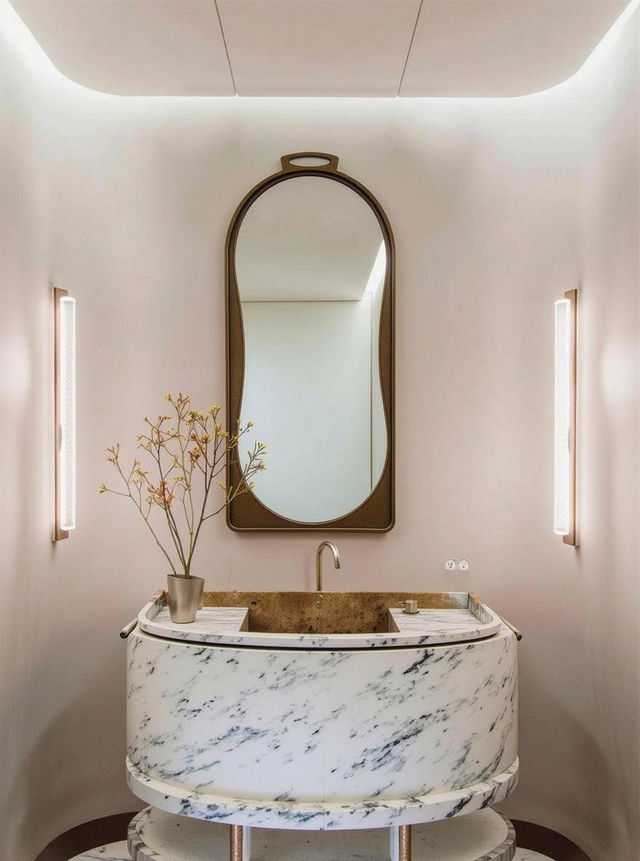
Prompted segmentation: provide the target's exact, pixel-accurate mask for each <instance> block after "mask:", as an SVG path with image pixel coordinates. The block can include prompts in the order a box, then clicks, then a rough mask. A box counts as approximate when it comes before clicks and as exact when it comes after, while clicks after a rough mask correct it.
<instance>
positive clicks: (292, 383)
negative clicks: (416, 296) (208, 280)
mask: <svg viewBox="0 0 640 861" xmlns="http://www.w3.org/2000/svg"><path fill="white" fill-rule="evenodd" d="M235 262H236V273H237V283H238V291H239V296H240V302H241V309H242V321H243V329H244V380H243V393H242V405H241V415H242V417H243V419H245V420H246V419H251V420H252V421H253V422H254V424H255V432H256V435H257V438H259V439H260V440H262V441H265V442H267V444H268V450H269V462H268V469H267V471H266V472H264V473H262V474H261V476H260V482H259V483H258V485H257V487H256V489H255V491H254V493H255V494H256V496H257V498H258V499H259V500H260V501H261V502H262V504H263V505H264V506H266V507H267V508H269V509H271V510H272V511H273V512H275V513H276V514H279V515H280V516H281V517H285V518H288V519H290V520H293V521H299V522H304V523H318V522H323V521H328V520H334V519H336V518H338V517H341V516H344V515H345V514H348V513H349V512H350V511H352V510H354V509H355V508H357V507H358V506H359V505H361V504H362V502H364V500H365V499H367V497H368V496H369V495H370V494H371V492H372V490H373V489H374V488H375V486H376V484H377V483H378V481H379V479H380V476H381V474H382V471H383V468H384V465H385V460H386V457H387V428H386V421H385V414H384V408H383V401H382V392H381V387H380V373H379V359H378V342H379V326H380V309H381V301H382V294H383V287H384V281H385V274H386V255H385V246H384V238H383V235H382V231H381V229H380V225H379V223H378V219H377V217H376V215H375V213H374V212H373V210H372V209H371V207H370V206H369V205H368V203H367V202H366V201H365V200H364V199H363V198H361V197H360V195H358V194H357V193H356V192H355V191H353V190H352V189H351V188H349V187H348V186H346V185H344V184H342V183H340V182H338V181H336V180H333V179H331V178H330V176H300V177H290V178H289V179H288V180H287V181H284V182H280V183H279V184H277V185H275V186H273V187H271V188H269V189H268V190H267V191H265V192H264V193H263V194H261V195H260V197H258V198H257V199H256V200H255V201H254V202H253V204H252V205H251V206H250V208H249V209H248V211H247V213H246V215H245V217H244V220H243V222H242V224H241V226H240V230H239V233H238V239H237V245H236V259H235ZM250 442H251V441H250ZM247 447H248V446H247Z"/></svg>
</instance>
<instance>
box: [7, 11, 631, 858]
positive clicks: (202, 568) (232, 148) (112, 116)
mask: <svg viewBox="0 0 640 861" xmlns="http://www.w3.org/2000/svg"><path fill="white" fill-rule="evenodd" d="M0 25H2V30H0V32H5V33H6V37H7V39H8V40H9V41H10V39H11V36H12V33H13V32H14V31H15V28H17V27H19V24H17V23H16V22H15V21H14V20H13V18H12V17H11V15H9V13H6V12H5V10H4V7H2V17H0ZM637 39H638V28H637V16H636V20H634V21H633V22H632V23H631V24H629V25H628V26H627V28H626V30H625V32H624V34H623V35H622V37H621V38H620V39H619V40H617V41H614V42H613V44H612V45H611V46H610V48H609V49H608V50H606V51H604V52H601V53H600V55H599V56H597V57H594V58H593V59H592V60H591V61H590V62H589V64H588V66H587V67H586V69H585V70H583V71H582V72H581V73H579V74H578V76H576V77H575V78H574V79H572V80H571V81H569V82H567V83H566V84H564V85H561V86H560V87H557V88H555V89H553V90H550V91H548V92H546V93H542V94H538V95H534V96H529V97H525V98H521V99H504V100H428V99H426V100H404V101H399V100H390V101H385V100H374V99H370V100H314V101H310V100H288V99H273V100H271V99H263V100H260V99H255V100H254V99H244V100H241V99H230V100H217V99H205V98H203V99H184V100H180V99H122V98H116V97H110V96H104V95H100V94H97V93H93V92H90V91H86V90H83V89H82V88H80V87H77V86H75V85H72V84H70V83H68V82H66V81H64V80H63V79H61V78H59V77H58V76H57V75H56V74H55V73H53V72H52V71H51V70H49V69H48V68H46V64H44V63H42V62H39V61H37V58H34V57H32V56H31V54H30V53H29V52H26V49H25V52H24V54H23V55H21V56H20V57H17V58H16V57H13V56H12V54H11V52H10V51H9V52H8V53H7V51H8V49H7V46H6V45H5V44H4V43H0V51H2V52H3V53H2V55H3V60H2V63H3V66H4V65H5V64H8V65H9V66H10V67H11V68H12V69H15V70H16V71H15V76H16V79H20V80H22V79H23V78H24V79H25V80H28V78H29V76H32V77H33V78H34V79H35V82H36V83H34V84H27V83H25V84H24V85H22V84H21V85H20V86H17V85H16V87H14V88H11V91H12V94H13V96H12V97H13V99H14V113H17V115H18V116H21V115H22V114H23V113H24V111H25V108H26V106H27V105H28V106H29V112H30V115H31V116H32V119H31V126H30V129H31V131H29V132H28V133H29V134H30V135H33V134H36V131H37V137H36V140H37V141H38V142H39V144H40V146H41V148H42V149H43V151H42V153H41V154H40V155H39V156H38V159H37V165H39V167H37V165H34V164H32V162H31V161H30V158H29V152H28V147H27V148H25V147H24V146H18V145H16V144H15V143H14V144H13V150H12V155H13V164H14V165H17V166H16V167H15V169H14V171H13V173H12V174H9V178H8V181H12V182H17V178H16V177H18V176H24V182H25V183H27V185H29V184H33V183H34V179H33V176H34V175H37V171H38V170H39V171H40V172H41V173H42V174H44V175H43V186H42V188H43V192H42V193H39V195H38V196H37V198H36V202H37V206H35V204H34V205H33V206H30V207H29V208H28V210H27V213H26V214H25V208H24V205H23V197H22V195H17V194H14V193H13V192H11V191H10V192H5V191H4V188H5V186H4V185H3V186H2V189H3V191H2V202H3V204H7V205H8V207H9V215H10V217H12V218H14V219H15V218H20V219H23V220H24V221H25V224H24V226H23V227H22V228H21V232H20V236H19V238H18V241H17V242H12V243H10V247H9V249H8V252H9V254H10V257H11V260H12V267H13V270H12V271H14V272H15V277H14V279H13V280H12V281H11V282H10V284H9V296H10V298H9V302H10V309H11V310H10V313H9V314H8V315H4V317H3V326H6V328H7V336H8V339H7V341H6V343H7V344H9V345H10V347H9V351H10V361H11V362H12V363H13V362H14V359H13V357H14V356H18V357H22V359H20V360H16V366H17V367H20V361H23V363H26V364H27V365H28V367H29V369H30V370H29V371H28V373H27V375H26V377H25V378H24V379H23V380H22V382H21V383H20V388H19V389H18V391H17V392H13V391H12V390H10V391H9V392H8V393H7V397H6V398H5V399H3V401H2V403H3V410H4V408H5V404H6V409H7V416H8V418H9V424H10V427H11V428H12V431H11V433H12V434H14V436H13V437H12V440H13V447H12V455H9V456H8V457H7V464H6V465H5V469H4V475H5V477H6V476H9V479H8V481H7V482H6V487H5V496H6V510H7V512H8V514H7V517H8V521H7V522H8V523H10V524H11V529H9V530H6V532H5V534H4V535H3V538H2V539H0V540H2V542H3V545H2V557H1V558H2V560H3V565H2V578H3V587H4V594H5V596H6V595H7V594H9V595H10V596H11V598H10V600H6V599H5V601H4V602H3V605H2V611H3V612H4V614H5V616H6V619H5V621H4V624H3V627H2V637H3V645H4V649H3V651H2V655H0V661H1V662H2V663H1V665H0V667H1V670H2V673H3V674H2V677H1V678H2V685H3V690H2V703H3V710H5V711H6V713H5V714H3V718H4V720H6V721H7V725H8V726H11V727H12V728H13V729H12V733H14V734H15V737H14V736H12V739H11V741H10V744H9V745H8V751H9V752H8V756H9V757H10V763H11V766H12V767H11V768H10V769H9V772H8V777H6V778H3V787H2V789H3V790H4V792H5V793H6V810H7V812H8V817H9V821H8V824H7V825H6V830H5V831H4V833H5V834H8V835H9V837H8V838H7V839H8V842H7V847H6V848H5V851H7V852H8V853H9V854H7V856H6V858H7V861H9V859H11V861H31V859H32V858H33V856H34V855H35V854H36V851H37V850H38V849H39V848H41V846H42V845H44V843H46V842H47V841H48V840H49V839H51V838H52V837H53V836H54V835H55V834H57V833H60V832H61V831H63V830H64V829H66V828H68V827H71V826H72V825H74V824H77V823H79V822H81V821H85V820H87V819H90V818H93V817H97V816H101V815H107V814H109V813H113V812H117V811H120V810H126V809H131V808H132V807H133V804H134V801H133V800H132V798H131V797H130V796H129V795H128V793H127V791H126V789H125V786H124V768H123V757H124V690H125V689H124V647H123V645H122V644H121V643H120V642H119V641H118V639H117V631H118V629H119V628H120V627H121V626H122V624H124V623H125V622H126V621H128V620H129V619H130V618H131V617H132V616H133V615H134V614H135V612H136V610H137V608H138V607H139V606H140V604H141V603H142V602H143V601H144V600H145V599H146V598H147V597H148V595H149V594H150V593H151V592H153V591H154V590H155V589H156V588H157V587H158V586H159V585H162V580H163V574H164V568H163V564H162V559H161V558H160V556H159V555H158V554H157V552H156V551H155V549H154V548H153V547H152V545H151V544H150V543H149V542H148V541H147V539H146V537H145V535H144V534H143V531H142V527H141V526H140V524H138V523H137V522H136V521H135V519H134V518H133V514H132V512H130V511H128V510H127V509H126V506H125V505H119V504H118V503H119V502H120V500H117V499H114V498H105V497H99V496H98V495H97V494H96V492H95V489H96V487H97V484H98V482H100V481H102V480H104V479H105V478H107V477H108V476H109V473H108V471H107V467H106V465H105V464H104V463H103V454H102V452H103V449H104V448H105V446H106V445H108V444H110V443H112V442H113V441H116V440H119V441H121V442H122V443H126V442H129V441H130V440H132V438H133V436H134V434H135V433H137V428H138V420H139V419H140V418H141V416H142V415H144V414H145V413H147V412H153V411H154V410H155V409H158V408H160V405H161V400H160V399H161V395H162V393H163V392H165V391H169V390H177V389H179V388H182V389H184V390H188V391H190V392H191V393H192V394H193V395H194V397H195V398H196V399H197V400H199V401H201V402H202V403H209V402H211V401H212V400H216V399H217V400H220V399H222V398H223V394H224V335H223V323H224V284H223V256H222V255H223V242H224V235H225V230H226V226H227V223H228V221H229V218H230V216H231V214H232V212H233V210H234V208H235V206H236V204H237V203H238V201H239V200H240V198H241V197H242V196H243V194H244V193H245V192H246V191H247V189H249V188H250V187H251V186H253V185H254V184H255V183H256V182H257V181H258V180H260V179H262V178H263V177H264V176H266V175H267V174H268V173H270V172H272V171H273V170H275V169H277V166H278V158H279V156H280V155H281V154H282V153H284V152H291V151H295V150H303V149H306V148H309V149H320V150H326V151H331V152H336V153H338V154H339V155H340V158H341V166H342V168H343V169H344V170H345V171H346V172H348V173H351V174H352V175H353V176H355V177H356V178H357V179H359V180H360V181H362V182H364V183H365V184H366V185H368V186H369V187H370V188H371V190H372V191H373V192H374V194H376V196H377V197H378V198H379V200H380V201H381V203H382V205H383V206H384V207H385V209H386V211H387V214H388V215H389V218H390V220H391V223H392V225H393V228H394V231H395V236H396V241H397V246H398V308H397V311H398V320H397V367H398V377H397V415H398V450H397V453H398V467H397V468H398V473H397V478H398V506H397V508H398V512H397V513H398V521H397V522H398V525H397V527H396V529H395V530H394V531H393V532H392V533H390V534H388V535H385V536H375V537H368V536H358V535H353V536H346V537H339V539H338V544H339V546H340V549H341V553H342V557H343V567H342V570H341V571H340V572H339V573H336V574H335V575H334V574H333V572H328V573H327V578H328V579H327V585H328V587H329V588H332V587H335V588H336V589H351V588H360V589H362V588H364V589H368V588H371V589H375V588H379V587H385V588H390V587H393V586H397V587H399V588H416V589H423V588H424V589H451V590H462V589H467V588H468V589H470V590H473V591H476V592H478V593H480V594H481V595H483V596H484V597H485V599H486V600H487V601H488V602H489V603H491V604H492V605H493V606H494V607H495V608H496V609H497V610H498V611H499V612H502V613H504V615H505V616H506V617H507V618H509V619H510V620H512V621H513V622H514V623H515V624H517V625H518V626H519V627H521V628H522V629H523V630H524V632H525V635H526V638H525V640H524V641H523V643H522V649H521V706H522V720H521V750H522V780H521V786H520V788H519V790H518V792H517V794H516V795H515V796H514V797H513V799H512V800H511V801H510V802H509V804H508V810H509V812H510V813H511V814H513V815H514V816H517V817H520V818H525V819H531V820H536V821H539V822H541V823H543V824H545V825H547V826H550V827H556V828H558V829H559V830H561V831H563V832H565V833H566V834H567V835H568V836H570V837H572V838H573V839H574V840H576V841H577V842H578V843H581V844H582V845H583V846H584V847H585V849H586V850H587V851H589V852H590V853H591V854H592V855H593V858H594V861H610V859H611V858H614V857H615V858H616V859H620V861H626V859H629V861H631V858H632V857H634V852H635V847H636V845H637V844H638V840H639V839H640V838H639V835H638V834H637V830H636V829H637V827H638V826H637V822H638V815H637V811H636V810H635V808H634V805H635V804H636V803H637V798H638V786H637V774H638V750H637V726H638V699H639V698H638V693H639V685H638V678H639V676H638V645H639V643H638V625H637V622H638V610H637V608H638V567H639V566H638V538H637V532H636V528H635V525H636V524H637V522H638V482H637V478H638V460H637V441H638V430H639V428H638V408H637V383H638V373H637V371H638V368H637V358H638V356H637V340H638V333H639V323H638V292H637V286H638V259H637V234H638V224H639V221H638V194H637V176H638V164H637V153H638V104H637V87H638V68H637V62H638V61H637V53H638V52H637ZM29 86H31V87H35V88H36V91H37V96H38V98H37V101H36V102H35V103H34V101H33V93H32V92H31V91H30V90H29ZM43 106H44V107H43ZM0 109H2V110H4V109H6V106H3V108H0ZM21 122H22V121H21ZM36 122H37V123H38V128H37V129H36V128H35V124H36ZM34 158H35V157H34ZM5 167H6V164H3V165H2V168H3V169H4V168H5ZM34 171H35V174H34ZM3 182H4V179H3ZM12 213H13V215H12ZM43 219H44V223H43ZM47 230H48V232H49V237H48V240H47V242H45V241H44V240H43V239H41V238H40V237H41V236H44V235H45V232H46V231H47ZM40 246H42V248H41V250H39V249H40ZM34 249H36V251H37V252H38V254H37V255H36V254H35V252H34ZM49 281H51V282H55V283H56V284H58V285H60V286H64V287H67V288H68V289H70V290H71V291H72V292H73V293H74V294H75V295H76V297H77V299H78V326H79V337H80V341H79V386H80V394H79V409H80V427H79V438H80V472H79V477H80V478H79V480H80V486H79V525H78V530H77V532H76V534H74V535H73V537H72V538H71V540H69V541H67V542H63V543H62V544H60V545H59V546H57V547H55V548H54V549H53V550H52V548H51V545H50V543H49V536H50V532H49V523H48V517H47V515H48V511H49V500H50V481H49V478H50V464H49V460H48V452H49V451H50V445H49V442H50V441H49V440H48V439H47V435H46V432H45V430H41V431H37V432H35V431H32V430H30V429H29V428H30V427H31V425H30V422H31V420H30V419H29V418H28V416H27V413H26V411H27V409H29V410H33V411H35V413H36V415H37V416H38V417H39V418H40V419H41V420H42V421H45V420H46V419H47V417H48V411H49V408H50V397H49V391H48V380H49V372H50V368H48V367H47V361H46V350H45V349H44V345H46V346H47V347H48V343H47V339H48V337H49V320H48V317H47V306H46V299H47V287H48V282H49ZM575 286H580V287H582V289H583V313H582V329H581V344H580V350H581V360H582V365H581V367H582V376H581V425H580V434H581V435H580V440H581V455H580V458H581V487H580V504H581V512H582V524H581V525H582V530H581V531H582V547H581V548H580V550H579V551H577V552H576V551H574V550H572V549H570V548H568V547H566V546H564V545H563V544H562V542H561V541H560V540H559V539H557V538H556V537H555V536H554V535H553V532H552V390H551V382H552V342H553V331H552V329H553V301H554V299H555V298H557V297H558V296H560V295H561V294H562V292H563V291H564V290H566V289H569V288H571V287H575ZM20 379H22V378H20ZM5 385H7V384H6V383H5ZM11 385H14V386H16V385H17V384H16V383H15V382H13V383H11ZM5 543H6V544H7V547H6V549H5V547H4V544H5ZM315 544H316V541H315V540H314V538H313V537H312V536H311V537H305V536H292V537H286V536H285V537H282V536H246V535H236V534H234V533H232V532H230V531H228V530H227V529H226V527H225V525H224V523H223V521H222V520H220V521H219V522H216V523H214V524H213V526H212V528H211V529H210V531H209V534H208V535H207V537H206V541H205V544H204V546H203V548H202V551H201V555H200V565H199V573H200V574H202V575H204V576H205V577H206V578H207V585H208V587H209V588H226V587H229V586H232V587H237V588H242V587H251V588H265V589H272V588H311V587H312V568H313V560H314V550H315ZM449 557H453V558H462V557H466V558H468V559H470V560H471V564H472V573H471V574H470V575H462V574H454V575H447V574H445V573H444V571H443V563H444V561H445V560H446V559H447V558H449ZM45 595H51V596H53V600H54V601H55V605H56V613H55V618H52V617H51V615H50V614H48V613H47V611H46V604H45V599H44V596H45ZM20 606H25V607H26V608H27V609H26V618H23V617H22V616H21V615H20V612H21V611H20ZM33 626H35V629H34V628H33ZM34 630H35V632H34ZM5 686H6V693H5ZM3 725H4V723H3ZM52 796H53V799H54V802H53V803H52V802H51V798H52ZM45 806H46V809H47V815H46V817H43V815H42V809H43V807H45ZM3 861H4V859H3Z"/></svg>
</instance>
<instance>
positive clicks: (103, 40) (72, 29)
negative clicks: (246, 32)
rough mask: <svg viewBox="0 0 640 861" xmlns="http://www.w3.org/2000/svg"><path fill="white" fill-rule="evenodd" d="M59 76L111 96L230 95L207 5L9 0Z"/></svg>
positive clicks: (215, 23) (207, 0)
mask: <svg viewBox="0 0 640 861" xmlns="http://www.w3.org/2000/svg"><path fill="white" fill-rule="evenodd" d="M12 2H13V5H14V6H15V8H16V9H17V11H18V12H19V14H20V16H21V17H22V19H23V21H24V22H25V24H26V25H27V26H28V27H29V29H30V30H31V32H32V33H33V35H34V36H35V37H36V39H37V40H38V41H39V42H40V44H41V45H42V46H43V48H44V50H45V51H46V53H47V54H48V56H49V58H50V59H51V61H52V62H53V64H54V65H55V66H56V68H57V69H59V71H61V72H62V73H63V74H64V75H66V76H67V77H68V78H71V80H73V81H77V82H78V83H81V84H84V85H85V86H87V87H92V88H93V89H96V90H101V91H102V92H107V93H116V94H119V95H145V96H174V95H175V96H183V95H184V96H187V95H188V96H195V95H208V96H232V95H234V89H233V82H232V78H231V73H230V71H229V64H228V61H227V56H226V52H225V46H224V40H223V38H222V31H221V29H220V21H219V19H218V13H217V11H216V7H215V4H214V3H213V2H212V0H12Z"/></svg>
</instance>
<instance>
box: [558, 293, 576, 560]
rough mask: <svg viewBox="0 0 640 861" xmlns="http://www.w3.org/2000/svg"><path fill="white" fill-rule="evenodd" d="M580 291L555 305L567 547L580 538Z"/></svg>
mask: <svg viewBox="0 0 640 861" xmlns="http://www.w3.org/2000/svg"><path fill="white" fill-rule="evenodd" d="M577 305H578V291H577V290H568V291H567V292H566V293H565V294H564V299H560V300H558V301H557V302H556V304H555V356H554V375H555V386H554V512H553V528H554V532H555V533H556V535H561V536H562V540H563V541H564V543H565V544H571V545H573V546H575V545H576V544H577V539H576V378H577V372H576V353H577V350H576V346H577V344H576V322H577Z"/></svg>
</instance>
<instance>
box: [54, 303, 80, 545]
mask: <svg viewBox="0 0 640 861" xmlns="http://www.w3.org/2000/svg"><path fill="white" fill-rule="evenodd" d="M53 301H54V320H55V333H54V341H55V355H54V374H55V384H54V398H55V493H56V501H55V509H56V511H55V529H54V540H55V541H60V540H61V539H62V538H68V537H69V532H70V531H71V530H72V529H74V528H75V525H76V300H75V299H73V298H72V297H71V296H69V293H68V291H67V290H61V289H60V288H59V287H54V289H53Z"/></svg>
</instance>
